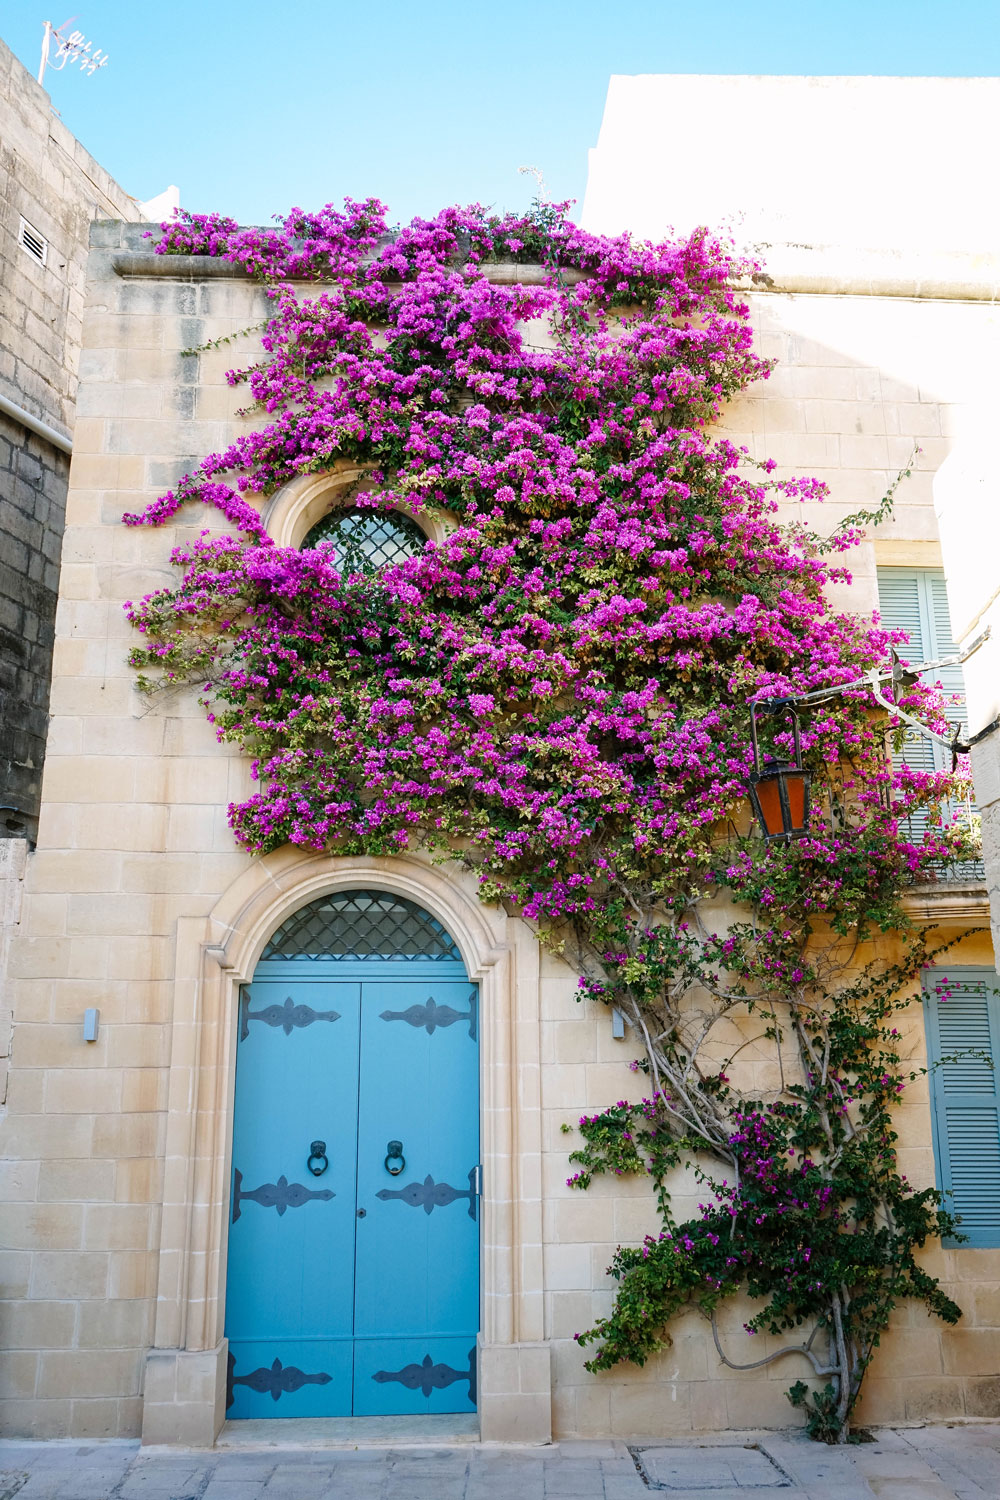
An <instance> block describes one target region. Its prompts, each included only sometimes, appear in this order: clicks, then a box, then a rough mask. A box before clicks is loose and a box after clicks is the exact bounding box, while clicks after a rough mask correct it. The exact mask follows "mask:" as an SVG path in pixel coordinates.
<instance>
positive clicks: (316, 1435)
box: [215, 1412, 479, 1453]
mask: <svg viewBox="0 0 1000 1500" xmlns="http://www.w3.org/2000/svg"><path fill="white" fill-rule="evenodd" d="M478 1442H479V1416H478V1414H477V1413H476V1412H470V1413H469V1414H468V1415H465V1414H461V1413H460V1414H458V1415H439V1414H429V1415H427V1416H406V1417H289V1418H286V1419H284V1420H279V1421H268V1420H267V1419H261V1420H259V1421H255V1420H252V1419H248V1420H245V1421H240V1422H224V1423H223V1425H222V1431H221V1432H220V1433H219V1436H218V1437H217V1438H216V1440H215V1447H216V1450H217V1451H223V1452H241V1453H246V1452H250V1451H260V1450H261V1449H275V1448H279V1449H280V1448H300V1449H301V1448H357V1447H359V1446H360V1445H362V1444H363V1445H364V1446H365V1447H366V1448H399V1447H407V1448H423V1447H440V1446H442V1445H446V1446H448V1447H449V1448H451V1447H455V1446H456V1445H463V1444H466V1443H478Z"/></svg>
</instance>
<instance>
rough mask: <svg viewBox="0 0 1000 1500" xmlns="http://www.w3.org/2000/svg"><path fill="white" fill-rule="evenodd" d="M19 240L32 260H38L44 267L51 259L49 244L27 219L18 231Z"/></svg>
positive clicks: (22, 221) (22, 222)
mask: <svg viewBox="0 0 1000 1500" xmlns="http://www.w3.org/2000/svg"><path fill="white" fill-rule="evenodd" d="M18 239H19V240H20V242H21V246H22V248H23V249H24V250H26V251H27V252H28V254H29V255H30V256H31V257H32V259H33V260H37V261H38V263H39V265H42V266H44V265H45V263H46V261H47V260H48V258H49V242H48V240H47V239H46V238H45V236H44V234H39V232H38V230H37V229H36V228H35V227H34V225H33V224H29V223H28V221H27V219H22V220H21V227H20V229H19V231H18Z"/></svg>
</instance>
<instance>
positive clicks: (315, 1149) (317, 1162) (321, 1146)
mask: <svg viewBox="0 0 1000 1500" xmlns="http://www.w3.org/2000/svg"><path fill="white" fill-rule="evenodd" d="M329 1165H330V1163H329V1162H328V1161H327V1157H326V1141H313V1143H312V1145H311V1146H310V1147H309V1160H308V1161H307V1162H306V1166H307V1167H308V1168H309V1170H310V1172H311V1173H312V1174H313V1176H314V1177H322V1175H323V1173H324V1172H325V1171H326V1169H327V1167H328V1166H329Z"/></svg>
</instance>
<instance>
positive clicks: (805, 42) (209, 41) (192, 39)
mask: <svg viewBox="0 0 1000 1500" xmlns="http://www.w3.org/2000/svg"><path fill="white" fill-rule="evenodd" d="M62 3H63V4H65V5H66V6H67V7H69V6H70V4H71V0H62ZM76 6H77V19H76V22H75V25H76V26H78V27H79V28H80V29H81V30H83V31H84V33H85V34H86V36H87V37H88V39H90V40H92V41H93V42H94V43H95V45H96V46H99V47H102V48H103V49H104V50H105V51H106V52H108V53H109V54H110V58H111V60H110V62H109V64H108V66H107V67H106V68H104V69H102V70H101V71H100V72H98V73H96V74H94V75H93V76H92V77H84V76H82V75H81V74H80V72H79V69H78V68H69V67H67V68H66V69H65V70H64V71H63V72H61V73H50V74H49V75H48V76H47V79H46V86H47V87H48V88H49V91H50V93H51V96H52V102H53V105H54V106H55V107H56V109H58V110H59V112H60V114H61V116H62V118H63V120H64V121H65V123H66V124H67V125H68V126H69V128H70V129H71V130H72V131H73V132H74V134H76V135H77V136H79V138H80V139H81V140H82V141H83V143H84V145H85V146H86V147H87V148H88V150H89V151H91V152H92V153H93V155H94V156H95V157H96V158H97V159H98V161H100V162H101V164H102V165H103V166H104V167H106V168H107V169H108V171H110V172H111V173H112V175H113V176H115V177H116V178H117V179H118V181H119V182H120V183H121V184H122V186H123V187H125V188H126V189H127V190H128V191H129V192H131V193H134V194H135V195H136V196H137V197H139V198H148V197H151V196H152V195H153V194H154V193H157V192H160V191H161V190H162V189H163V188H164V187H166V186H167V184H168V183H170V182H176V183H178V184H179V186H180V189H181V201H182V202H183V204H184V205H185V207H188V208H192V209H196V210H199V211H206V210H209V209H213V208H216V209H219V210H221V211H223V212H225V213H229V214H232V215H234V216H235V217H236V218H238V219H239V220H240V221H241V222H243V223H262V222H266V221H267V220H268V219H269V218H270V216H271V215H272V214H274V213H277V212H284V211H285V210H287V209H288V208H290V207H291V206H292V205H296V206H299V207H303V208H313V207H317V206H319V205H320V204H322V203H325V202H328V201H331V200H332V201H339V200H340V199H342V198H343V197H344V196H345V195H348V194H349V195H351V196H354V197H364V196H367V195H368V194H375V195H376V196H378V197H380V198H382V199H383V200H384V201H385V202H387V203H388V204H389V207H390V210H391V213H392V216H393V217H394V218H396V219H403V218H409V217H411V216H412V215H413V214H415V213H433V212H435V211H436V210H437V209H439V208H441V207H443V206H444V205H445V204H446V203H454V202H462V203H466V202H470V201H473V200H479V201H480V202H483V203H492V204H495V205H496V206H497V207H504V208H518V207H522V206H524V205H526V204H527V202H528V201H529V200H530V198H531V196H532V184H531V183H530V181H529V180H528V179H526V178H523V177H519V176H518V173H517V168H518V167H519V166H521V165H522V164H530V165H536V166H538V167H540V168H541V169H542V170H543V171H544V174H545V178H546V182H547V184H548V187H549V191H550V193H551V195H552V196H553V197H568V198H576V199H577V200H582V197H583V190H584V185H585V182H586V172H587V149H588V147H590V146H592V145H593V144H594V143H595V141H596V139H597V132H598V129H599V127H600V122H601V113H602V110H603V106H604V97H605V93H606V90H607V83H608V78H609V76H610V75H611V74H612V73H815V74H840V73H846V74H871V73H888V74H917V75H921V74H932V75H957V76H982V75H994V74H996V73H998V72H1000V3H998V0H952V3H950V4H947V3H943V0H757V3H753V0H715V3H714V4H709V5H697V4H695V3H692V0H686V3H684V4H680V3H677V0H562V3H559V4H556V3H554V0H499V3H497V0H489V3H485V0H465V3H461V0H367V3H363V0H362V3H357V0H355V3H351V4H347V3H344V0H286V3H285V4H284V5H282V4H280V3H273V0H272V3H264V0H242V3H234V0H200V3H195V0H161V3H159V4H153V3H150V0H129V3H127V4H126V3H124V0H76ZM72 13H73V12H72V11H70V10H67V13H66V14H72ZM46 18H48V19H50V20H51V21H53V22H54V23H55V24H56V25H58V24H59V23H60V22H62V21H63V20H64V19H66V15H64V14H63V12H62V11H59V12H56V11H54V10H53V9H52V0H15V3H8V4H7V5H6V6H5V7H3V9H2V10H0V34H2V36H3V38H4V40H5V41H6V42H7V44H8V46H10V47H11V48H12V49H13V51H14V52H15V53H16V54H17V56H18V57H19V58H20V59H21V60H22V62H24V64H25V65H26V66H27V67H29V68H30V69H31V71H32V73H33V74H34V73H37V69H38V56H39V49H40V42H41V34H42V22H43V20H45V19H46ZM792 128H794V126H792ZM747 132H748V137H749V138H751V139H752V132H753V122H752V121H748V122H747ZM734 146H735V149H736V150H737V151H738V152H745V151H746V148H747V140H746V139H743V140H740V141H738V142H735V143H734ZM983 146H984V150H986V152H987V156H988V157H991V156H992V155H995V146H996V143H995V142H993V143H990V144H989V145H987V143H985V142H984V143H983ZM664 150H665V151H669V152H670V153H671V154H672V155H674V156H675V157H679V159H680V160H681V161H684V160H685V159H686V160H689V161H690V162H691V165H692V169H693V170H699V169H700V168H701V167H703V166H706V165H710V164H707V163H701V162H699V160H698V155H697V121H696V120H686V121H679V122H678V130H677V134H676V136H675V137H674V138H673V139H672V140H671V141H664ZM887 170H891V168H890V167H889V165H888V164H887Z"/></svg>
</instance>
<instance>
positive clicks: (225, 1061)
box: [143, 847, 551, 1446]
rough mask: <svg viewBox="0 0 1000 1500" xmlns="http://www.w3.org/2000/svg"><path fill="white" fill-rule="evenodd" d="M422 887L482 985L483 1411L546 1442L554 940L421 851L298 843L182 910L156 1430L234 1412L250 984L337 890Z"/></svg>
mask: <svg viewBox="0 0 1000 1500" xmlns="http://www.w3.org/2000/svg"><path fill="white" fill-rule="evenodd" d="M359 885H362V886H368V887H376V888H378V889H383V890H390V891H393V892H395V893H398V894H400V895H404V896H408V897H409V898H410V899H411V900H413V901H416V902H417V903H418V904H419V905H421V906H424V907H426V909H427V910H428V911H430V912H432V913H433V914H434V916H436V917H437V918H438V919H439V920H440V921H441V922H443V923H444V924H445V926H446V927H447V928H448V930H449V931H450V932H451V934H452V936H453V937H454V939H455V941H456V943H457V945H458V948H459V950H460V952H461V954H462V958H463V960H464V962H465V965H466V968H467V970H468V973H469V977H470V978H471V979H474V980H477V981H478V983H479V985H480V990H481V995H482V1012H481V1014H482V1018H483V1033H482V1043H483V1049H482V1080H481V1082H482V1122H481V1123H482V1142H483V1164H484V1193H483V1245H482V1286H483V1306H482V1333H481V1335H480V1349H479V1389H480V1401H479V1416H480V1425H481V1433H482V1436H483V1438H484V1439H487V1440H493V1441H497V1440H499V1441H520V1442H533V1441H534V1442H545V1441H548V1440H549V1438H550V1436H551V1373H550V1359H549V1348H548V1345H547V1344H546V1343H545V1342H543V1325H542V1204H541V1189H540V1183H541V1168H540V1161H541V1109H540V1066H539V1065H540V1043H539V1032H540V1028H539V1004H538V1002H539V993H540V973H539V968H540V965H539V951H538V944H537V942H536V940H535V938H534V937H533V935H532V934H531V933H530V931H529V930H528V929H527V928H526V927H525V926H524V924H523V923H520V922H517V921H515V920H511V919H509V918H507V917H506V915H505V914H504V913H503V912H500V911H497V910H495V909H489V910H488V909H486V908H484V907H483V906H482V904H481V903H480V902H479V901H478V899H477V897H476V893H475V884H474V881H473V880H472V879H471V878H470V877H469V876H467V875H463V874H461V873H459V872H449V873H447V874H445V873H443V872H442V871H441V870H440V869H438V868H436V867H435V866H434V865H432V864H431V863H430V861H429V860H426V859H423V858H420V857H419V856H413V855H405V856H397V857H394V858H391V859H389V858H334V859H331V858H330V857H329V856H326V855H322V854H315V853H310V852H303V851H298V850H294V849H291V848H290V847H286V848H284V849H281V850H278V851H276V852H275V853H274V854H271V855H268V856H266V857H264V858H262V859H259V860H254V862H253V863H252V864H251V865H250V866H249V867H248V868H247V869H246V870H245V871H244V872H243V873H242V874H241V875H240V876H239V877H238V878H237V879H236V880H235V881H234V882H233V883H232V884H231V885H230V887H229V888H228V890H227V891H226V892H225V893H224V894H223V895H222V896H221V897H220V898H219V900H218V901H217V902H216V904H215V906H214V908H213V910H212V911H211V913H210V914H209V915H208V916H207V917H182V918H181V919H180V920H179V921H178V924H177V943H176V967H175V979H174V1004H173V1025H172V1049H171V1061H170V1074H169V1091H168V1104H167V1130H166V1167H165V1179H164V1194H163V1212H162V1218H161V1226H160V1244H159V1271H158V1285H157V1308H156V1325H155V1334H154V1346H153V1348H152V1349H151V1350H150V1351H149V1354H148V1356H147V1362H146V1379H145V1397H144V1406H143V1441H144V1442H146V1443H187V1444H193V1445H199V1446H207V1445H211V1444H212V1443H213V1442H214V1441H215V1438H216V1436H217V1435H218V1432H219V1430H220V1428H221V1426H222V1423H223V1421H224V1419H225V1370H226V1352H227V1350H226V1340H225V1338H224V1336H223V1316H224V1308H225V1275H226V1234H227V1227H228V1207H229V1176H230V1158H231V1149H232V1112H233V1085H234V1078H235V1031H236V1015H237V998H238V994H239V987H240V985H241V984H246V983H248V982H249V981H250V980H251V978H252V976H253V972H254V968H255V967H256V963H257V960H258V957H259V956H260V953H261V951H262V950H263V948H264V945H265V943H266V942H267V939H268V937H269V936H270V934H271V933H272V932H273V931H274V929H275V928H276V927H277V926H278V925H279V924H280V923H281V922H282V921H283V920H284V919H285V918H286V917H287V916H289V915H290V914H291V912H293V911H295V910H296V909H297V908H298V907H300V906H303V905H305V904H306V903H307V902H309V901H312V900H314V899H315V898H316V897H317V896H321V895H324V894H326V893H328V892H330V891H335V890H343V889H347V888H351V887H354V886H359Z"/></svg>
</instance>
